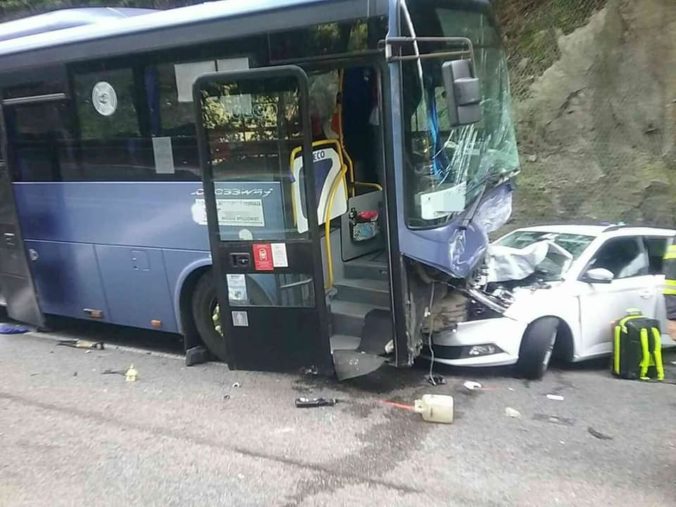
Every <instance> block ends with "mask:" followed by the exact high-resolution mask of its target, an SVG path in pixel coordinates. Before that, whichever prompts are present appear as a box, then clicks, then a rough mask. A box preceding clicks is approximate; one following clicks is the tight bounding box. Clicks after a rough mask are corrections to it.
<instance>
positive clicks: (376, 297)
mask: <svg viewBox="0 0 676 507" xmlns="http://www.w3.org/2000/svg"><path fill="white" fill-rule="evenodd" d="M335 288H336V290H337V296H336V299H340V300H343V301H353V302H355V303H369V304H371V305H375V306H382V307H389V306H390V287H389V284H388V283H387V282H386V281H384V280H372V279H367V278H361V279H357V278H349V279H345V280H338V281H336V283H335Z"/></svg>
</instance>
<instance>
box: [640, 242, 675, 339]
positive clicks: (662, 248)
mask: <svg viewBox="0 0 676 507" xmlns="http://www.w3.org/2000/svg"><path fill="white" fill-rule="evenodd" d="M669 239H670V238H668V237H665V236H646V237H644V238H643V244H644V245H645V250H646V252H647V254H648V263H649V266H648V270H649V272H650V275H651V276H652V284H653V289H654V291H655V313H654V315H653V316H654V318H655V319H657V320H658V321H659V322H660V329H661V330H662V346H673V345H674V342H673V341H672V340H671V338H670V337H669V335H668V334H667V308H666V304H665V300H664V297H663V296H662V292H663V289H664V270H663V268H664V254H665V253H666V251H667V245H668V244H669Z"/></svg>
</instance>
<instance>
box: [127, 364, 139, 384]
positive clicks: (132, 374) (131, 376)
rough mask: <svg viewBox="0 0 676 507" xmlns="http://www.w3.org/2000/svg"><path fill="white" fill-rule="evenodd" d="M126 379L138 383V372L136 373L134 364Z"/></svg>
mask: <svg viewBox="0 0 676 507" xmlns="http://www.w3.org/2000/svg"><path fill="white" fill-rule="evenodd" d="M124 378H125V380H126V381H127V382H136V381H137V380H138V371H136V368H134V365H133V364H132V365H131V366H129V369H128V370H127V372H126V373H125V374H124Z"/></svg>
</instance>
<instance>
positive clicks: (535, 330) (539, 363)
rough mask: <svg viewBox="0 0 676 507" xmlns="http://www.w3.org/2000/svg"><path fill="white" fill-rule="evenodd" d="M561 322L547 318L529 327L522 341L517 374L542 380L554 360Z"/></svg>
mask: <svg viewBox="0 0 676 507" xmlns="http://www.w3.org/2000/svg"><path fill="white" fill-rule="evenodd" d="M558 328H559V320H558V319H556V318H554V317H545V318H542V319H539V320H536V321H535V322H533V323H532V324H531V325H529V326H528V328H527V329H526V332H525V333H524V335H523V339H522V340H521V347H520V349H519V360H518V362H517V363H516V370H517V373H518V374H519V375H520V376H522V377H525V378H527V379H531V380H536V379H541V378H542V376H543V375H544V374H545V372H546V371H547V368H548V367H549V361H550V359H551V358H552V351H553V350H554V343H555V342H556V333H557V331H558Z"/></svg>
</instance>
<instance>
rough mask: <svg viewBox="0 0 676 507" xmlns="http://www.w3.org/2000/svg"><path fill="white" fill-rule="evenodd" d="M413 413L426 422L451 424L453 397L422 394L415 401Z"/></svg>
mask: <svg viewBox="0 0 676 507" xmlns="http://www.w3.org/2000/svg"><path fill="white" fill-rule="evenodd" d="M413 410H414V412H416V413H418V414H420V415H421V416H422V418H423V420H425V421H427V422H436V423H443V424H451V423H452V422H453V397H452V396H447V395H444V394H423V397H422V398H421V399H419V400H415V404H414V405H413Z"/></svg>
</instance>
